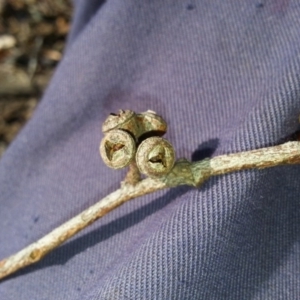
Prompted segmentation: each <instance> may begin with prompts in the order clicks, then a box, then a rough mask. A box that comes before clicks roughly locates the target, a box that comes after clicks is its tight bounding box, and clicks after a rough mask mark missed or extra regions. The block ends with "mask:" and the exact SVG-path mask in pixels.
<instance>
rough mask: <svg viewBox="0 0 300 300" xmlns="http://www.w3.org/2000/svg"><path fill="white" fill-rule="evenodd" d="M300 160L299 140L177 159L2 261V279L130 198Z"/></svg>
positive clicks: (295, 162) (0, 272) (35, 259)
mask: <svg viewBox="0 0 300 300" xmlns="http://www.w3.org/2000/svg"><path fill="white" fill-rule="evenodd" d="M299 163H300V142H288V143H285V144H282V145H279V146H274V147H269V148H262V149H258V150H252V151H246V152H240V153H235V154H228V155H221V156H217V157H214V158H211V159H204V160H202V161H199V162H195V163H191V162H189V161H187V160H185V159H181V160H178V161H177V163H176V164H175V166H174V168H173V169H172V171H171V172H170V173H169V174H168V175H166V176H164V177H161V178H159V179H152V178H146V179H144V180H142V181H139V182H137V183H136V184H135V185H131V184H128V183H126V182H123V184H122V186H121V188H120V189H118V190H116V191H115V192H113V193H111V194H110V195H108V196H106V197H105V198H103V199H102V200H100V201H99V202H98V203H96V204H94V205H93V206H91V207H90V208H88V209H86V210H85V211H83V212H82V213H80V214H79V215H77V216H76V217H74V218H72V219H71V220H69V221H67V222H66V223H64V224H63V225H61V226H59V227H57V228H56V229H54V230H53V231H52V232H50V233H49V234H47V235H46V236H44V237H43V238H41V239H40V240H38V241H37V242H35V243H33V244H31V245H29V246H28V247H26V248H24V249H23V250H21V251H20V252H18V253H16V254H14V255H12V256H10V257H8V258H6V259H3V260H2V261H0V279H1V278H4V277H7V276H8V275H10V274H12V273H14V272H16V271H17V270H19V269H21V268H24V267H26V266H28V265H31V264H33V263H35V262H37V261H39V260H40V259H41V258H43V257H44V256H45V255H46V254H47V253H49V252H50V251H52V250H53V249H55V248H56V247H58V246H59V245H61V244H62V243H64V242H65V241H66V240H68V239H69V238H71V237H72V236H74V235H75V234H76V233H77V232H79V231H81V230H82V229H84V228H85V227H87V226H88V225H90V224H92V223H93V222H95V221H96V220H97V219H99V218H101V217H102V216H104V215H105V214H107V213H108V212H110V211H111V210H113V209H115V208H116V207H118V206H120V205H121V204H123V203H124V202H126V201H128V200H130V199H133V198H136V197H139V196H142V195H146V194H149V193H151V192H155V191H158V190H160V189H163V188H167V187H174V186H178V185H183V184H185V185H191V186H200V185H201V184H202V183H203V182H204V181H205V180H207V179H208V178H209V177H210V176H215V175H220V174H226V173H231V172H234V171H240V170H246V169H254V168H255V169H257V168H258V169H262V168H269V167H274V166H278V165H283V164H299Z"/></svg>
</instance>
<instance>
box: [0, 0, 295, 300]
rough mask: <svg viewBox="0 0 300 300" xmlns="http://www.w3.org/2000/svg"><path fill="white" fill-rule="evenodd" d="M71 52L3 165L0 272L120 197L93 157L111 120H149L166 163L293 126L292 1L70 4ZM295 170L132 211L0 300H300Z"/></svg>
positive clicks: (26, 272) (136, 203)
mask: <svg viewBox="0 0 300 300" xmlns="http://www.w3.org/2000/svg"><path fill="white" fill-rule="evenodd" d="M75 3H76V10H75V14H74V22H73V27H72V30H71V33H70V36H69V40H68V46H67V49H66V52H65V54H64V57H63V60H62V62H61V63H60V65H59V67H58V69H57V71H56V73H55V76H54V78H53V80H52V82H51V84H50V86H49V88H48V89H47V91H46V93H45V95H44V97H43V99H42V102H41V104H40V105H39V107H38V109H37V111H36V112H35V114H34V116H33V118H32V120H31V121H30V122H29V123H28V124H27V126H26V127H25V129H24V130H22V132H21V133H20V134H19V136H18V137H17V139H16V140H15V142H13V144H12V145H11V147H10V148H9V149H8V151H7V152H6V153H5V155H4V157H3V158H2V159H1V162H0V190H1V193H0V225H1V226H0V258H4V257H6V256H8V255H10V254H12V253H14V252H16V251H18V250H20V249H22V248H23V247H24V246H26V245H28V244H30V243H32V242H34V241H35V240H37V239H38V238H40V237H42V236H43V235H45V234H46V233H48V232H49V231H51V230H52V229H53V228H55V227H56V226H58V225H60V224H61V223H63V222H65V221H66V220H68V219H69V218H70V217H72V216H74V215H76V214H78V213H79V212H80V211H82V210H83V209H84V208H87V207H88V206H90V205H91V204H93V203H95V202H96V201H97V200H98V199H100V198H102V197H104V196H105V195H107V194H108V193H110V192H112V191H114V190H115V189H116V188H118V186H119V183H120V181H121V180H122V178H123V176H124V174H125V171H115V170H110V169H108V168H107V167H106V166H105V165H104V163H103V162H102V161H101V159H100V156H99V154H98V146H99V142H100V140H101V138H102V133H101V124H102V122H103V121H104V119H105V118H106V117H107V115H108V114H109V113H110V112H117V111H118V109H120V108H122V109H132V110H135V111H137V112H142V111H145V110H147V109H152V110H155V111H156V112H157V113H159V114H161V115H162V116H164V118H165V119H166V120H167V122H168V124H169V129H168V133H167V135H166V138H167V139H168V140H169V141H171V142H172V144H173V145H174V147H175V149H176V153H177V157H178V158H179V157H186V158H188V159H191V158H192V159H193V160H199V159H202V158H203V157H206V156H211V155H213V156H214V155H219V154H224V153H231V152H237V151H242V150H248V149H256V148H260V147H264V146H271V145H275V144H278V143H281V142H282V141H283V140H284V139H285V138H286V137H287V136H289V135H291V134H292V133H293V132H295V131H296V130H297V129H299V125H298V116H299V113H300V84H299V81H300V30H299V28H300V4H299V1H297V0H290V1H288V0H266V1H261V0H257V1H249V0H248V1H233V0H226V1H223V0H216V1H208V0H206V1H205V0H201V1H200V0H199V1H197V0H190V1H179V0H177V1H174V0H172V1H171V0H163V1H162V0H153V1H140V0H128V1H124V0H108V1H95V0H93V1H90V0H89V1H84V0H78V1H76V2H75ZM299 178H300V167H299V166H296V165H295V166H281V167H275V168H272V169H267V170H249V171H242V172H237V173H233V174H229V175H224V176H219V177H215V178H212V179H210V180H208V181H207V182H206V183H205V184H204V185H203V186H201V187H200V188H198V189H193V188H189V187H177V188H173V189H170V190H167V191H161V192H158V193H154V194H151V195H148V196H144V197H140V198H138V199H135V200H132V201H130V202H128V203H126V204H124V205H123V206H121V207H119V208H117V209H116V210H114V211H113V212H111V213H110V214H108V215H106V216H105V217H103V218H102V219H101V220H99V221H97V222H96V223H95V224H93V225H92V226H90V227H89V228H88V229H86V230H84V231H83V232H81V233H80V234H78V235H77V236H75V237H74V238H72V239H71V240H70V241H69V242H67V243H66V244H64V245H62V246H61V247H59V248H58V249H56V250H55V251H54V252H52V253H51V254H49V255H48V256H47V257H45V258H44V259H43V260H42V261H41V262H39V263H38V264H36V265H34V266H31V267H28V268H26V269H23V270H22V271H19V272H18V273H16V274H15V275H13V276H11V277H10V278H8V279H6V280H4V281H1V282H0V299H1V300H2V299H3V300H17V299H25V300H27V299H28V300H34V299H38V300H42V299H55V300H60V299H63V300H69V299H72V300H73V299H81V300H82V299H298V298H299V295H300V281H299V278H300V244H299V241H300V201H299V200H300V198H299V195H300V184H299Z"/></svg>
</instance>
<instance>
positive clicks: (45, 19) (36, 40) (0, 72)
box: [0, 0, 72, 157]
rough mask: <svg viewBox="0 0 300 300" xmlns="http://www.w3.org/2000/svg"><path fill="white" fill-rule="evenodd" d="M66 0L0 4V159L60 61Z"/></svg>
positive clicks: (10, 0) (67, 7)
mask: <svg viewBox="0 0 300 300" xmlns="http://www.w3.org/2000/svg"><path fill="white" fill-rule="evenodd" d="M71 16H72V6H71V0H0V157H1V155H2V154H3V153H4V151H5V149H6V148H7V146H8V145H9V144H10V143H11V141H12V140H13V139H14V138H15V136H16V135H17V133H18V132H19V130H20V129H21V128H22V126H23V125H24V124H25V123H26V121H27V120H28V119H29V118H30V117H31V115H32V113H33V111H34V109H35V107H36V105H37V103H38V101H39V99H40V98H41V96H42V93H43V91H44V89H45V87H46V86H47V84H48V82H49V80H50V78H51V76H52V74H53V71H54V70H55V67H56V65H57V63H58V62H59V61H60V59H61V57H62V54H63V49H64V46H65V39H66V35H67V33H68V31H69V27H70V21H71Z"/></svg>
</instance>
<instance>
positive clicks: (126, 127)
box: [100, 110, 175, 177]
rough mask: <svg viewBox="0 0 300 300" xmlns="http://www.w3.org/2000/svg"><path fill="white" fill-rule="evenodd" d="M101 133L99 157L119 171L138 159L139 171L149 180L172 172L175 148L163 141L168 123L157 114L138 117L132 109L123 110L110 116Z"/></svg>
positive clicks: (148, 113) (150, 112) (149, 113)
mask: <svg viewBox="0 0 300 300" xmlns="http://www.w3.org/2000/svg"><path fill="white" fill-rule="evenodd" d="M102 131H103V133H104V134H105V136H104V138H103V139H102V142H101V144H100V154H101V156H102V158H103V161H104V162H105V164H106V165H107V166H109V167H111V168H114V169H119V168H123V167H126V166H128V165H129V164H130V163H131V162H133V161H134V159H135V160H136V164H137V167H138V169H139V171H140V172H141V173H143V174H146V175H148V176H150V177H157V176H161V175H164V174H167V173H168V172H169V171H170V170H171V169H172V167H173V165H174V161H175V154H174V150H173V147H172V145H171V144H170V143H169V142H167V141H166V140H165V139H162V138H161V136H162V135H164V134H165V133H166V131H167V123H166V122H165V121H164V119H163V118H162V117H160V116H158V115H157V114H156V113H155V112H154V111H151V110H148V111H146V112H144V113H140V114H136V113H135V112H133V111H131V110H120V111H119V113H118V114H110V115H109V116H108V118H107V119H106V120H105V122H104V123H103V126H102ZM137 145H138V149H137V150H136V148H137Z"/></svg>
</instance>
